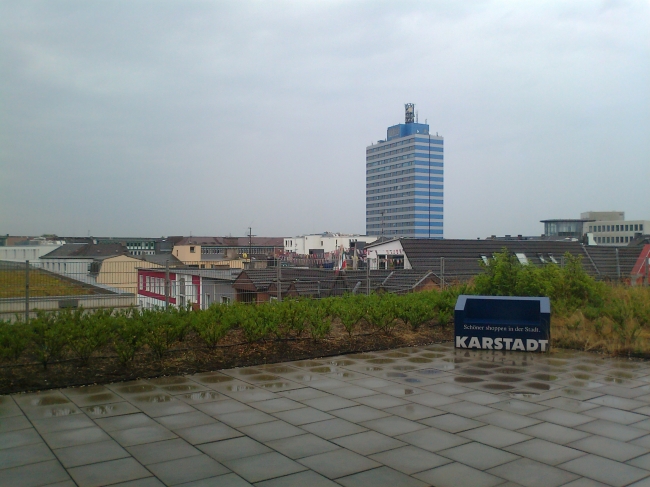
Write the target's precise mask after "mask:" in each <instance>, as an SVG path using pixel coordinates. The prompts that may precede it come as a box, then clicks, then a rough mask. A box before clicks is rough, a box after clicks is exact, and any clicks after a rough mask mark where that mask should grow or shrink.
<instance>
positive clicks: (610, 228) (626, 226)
mask: <svg viewBox="0 0 650 487" xmlns="http://www.w3.org/2000/svg"><path fill="white" fill-rule="evenodd" d="M580 218H581V219H582V220H586V222H585V224H584V226H583V229H584V232H585V234H587V235H590V236H591V237H592V238H593V241H594V243H595V244H596V245H609V246H621V245H627V244H628V243H630V242H631V241H632V240H634V239H635V238H636V237H639V236H641V235H647V234H648V233H650V220H626V219H625V212H624V211H606V212H603V211H588V212H585V213H581V214H580Z"/></svg>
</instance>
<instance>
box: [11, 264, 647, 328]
mask: <svg viewBox="0 0 650 487" xmlns="http://www.w3.org/2000/svg"><path fill="white" fill-rule="evenodd" d="M112 260H113V259H106V260H105V261H101V260H90V259H85V260H84V259H67V260H64V259H58V260H56V261H47V259H42V260H41V261H38V262H32V261H24V262H8V261H0V320H9V321H16V320H21V321H22V320H29V319H30V318H32V317H34V316H35V314H36V312H37V311H56V310H61V309H67V308H84V309H88V310H93V309H99V308H127V307H139V308H155V307H169V306H177V307H178V306H183V307H185V306H191V307H192V308H195V309H205V308H207V307H209V306H210V305H212V304H213V303H231V302H235V301H239V302H247V303H260V302H265V301H271V300H283V299H287V298H300V297H305V298H314V299H319V298H327V297H334V296H342V295H344V294H346V293H351V294H369V293H371V292H388V293H408V292H413V291H419V290H426V289H445V288H446V287H449V286H452V285H454V284H459V283H466V282H468V281H470V280H471V279H472V278H473V277H475V276H476V275H478V274H480V273H482V272H483V267H482V266H481V264H480V260H479V259H473V258H449V257H434V258H422V259H412V260H411V261H408V262H406V263H404V260H402V261H401V264H402V265H404V264H405V265H407V267H408V266H410V267H413V268H414V269H403V268H398V267H394V266H393V265H392V264H391V262H390V261H386V262H383V263H382V262H380V263H378V265H377V267H379V269H370V268H369V266H367V265H366V263H365V262H363V261H360V262H356V263H355V262H353V261H352V260H347V261H346V265H345V268H344V269H334V268H331V267H333V266H329V265H328V266H327V267H321V268H319V267H314V266H300V265H299V264H300V263H301V262H300V260H299V259H298V260H294V261H292V262H288V261H283V260H272V259H271V260H269V261H268V262H266V261H259V262H254V263H253V265H251V264H250V263H245V265H244V267H253V268H252V269H250V268H243V269H242V268H228V267H226V266H219V265H216V264H215V263H213V262H210V261H208V262H185V263H181V264H179V263H178V261H175V264H170V262H169V261H167V262H164V261H159V263H153V262H147V261H144V260H142V261H141V260H137V259H130V258H125V259H124V261H119V259H116V260H117V261H112ZM305 260H308V261H311V262H312V263H313V262H314V261H315V259H309V258H307V259H305ZM160 262H162V263H160ZM548 263H549V264H550V263H551V262H548ZM554 263H555V264H558V265H560V266H563V265H564V259H563V258H559V257H558V259H557V262H554ZM332 264H333V265H334V263H332ZM531 264H534V265H542V264H541V263H539V262H531ZM583 264H585V263H584V262H583ZM606 264H607V265H608V266H609V267H611V269H612V272H613V273H614V274H613V275H612V276H611V280H616V279H617V278H618V276H620V280H621V281H626V279H627V280H628V281H629V279H630V276H629V270H628V271H627V272H628V274H627V275H626V274H625V272H626V271H625V269H623V270H622V268H621V263H620V262H618V261H614V262H612V263H606ZM610 264H611V265H610ZM355 265H356V267H357V268H356V269H355V268H354V266H355ZM337 266H340V263H337ZM585 267H587V265H586V266H585ZM601 267H603V268H605V267H607V266H602V265H601ZM595 277H599V278H601V277H602V276H595ZM644 277H645V276H644ZM647 281H648V280H647V279H643V284H645V285H648V282H647Z"/></svg>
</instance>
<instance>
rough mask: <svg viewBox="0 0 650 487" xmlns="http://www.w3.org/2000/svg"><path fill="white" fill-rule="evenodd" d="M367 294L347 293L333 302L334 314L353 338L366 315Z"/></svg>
mask: <svg viewBox="0 0 650 487" xmlns="http://www.w3.org/2000/svg"><path fill="white" fill-rule="evenodd" d="M366 301H367V298H366V296H361V295H353V294H346V295H345V296H343V297H341V298H337V299H336V300H335V301H333V303H332V307H331V310H332V314H333V315H334V316H335V317H337V318H338V319H339V321H340V322H341V324H342V325H343V327H344V328H345V331H346V332H347V333H348V336H349V338H350V339H352V333H354V329H355V328H356V326H357V325H358V324H359V322H360V321H361V320H362V319H363V317H364V316H365V315H366Z"/></svg>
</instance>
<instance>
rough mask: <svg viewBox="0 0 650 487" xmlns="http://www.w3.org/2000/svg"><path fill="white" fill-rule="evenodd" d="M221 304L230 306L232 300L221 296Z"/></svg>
mask: <svg viewBox="0 0 650 487" xmlns="http://www.w3.org/2000/svg"><path fill="white" fill-rule="evenodd" d="M221 304H230V298H229V297H228V296H221Z"/></svg>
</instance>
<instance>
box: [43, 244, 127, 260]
mask: <svg viewBox="0 0 650 487" xmlns="http://www.w3.org/2000/svg"><path fill="white" fill-rule="evenodd" d="M128 254H129V252H128V250H127V248H126V247H125V246H124V245H122V244H119V243H116V244H65V245H62V246H61V247H59V248H57V249H55V250H53V251H52V252H50V253H48V254H45V255H43V256H41V259H101V258H107V257H115V256H116V255H128Z"/></svg>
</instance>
